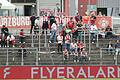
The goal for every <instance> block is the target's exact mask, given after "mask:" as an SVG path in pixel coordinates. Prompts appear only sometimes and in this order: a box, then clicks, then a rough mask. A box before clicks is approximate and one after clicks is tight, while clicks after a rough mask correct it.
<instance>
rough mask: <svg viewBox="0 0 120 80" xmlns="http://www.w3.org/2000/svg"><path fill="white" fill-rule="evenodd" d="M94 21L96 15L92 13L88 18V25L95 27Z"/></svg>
mask: <svg viewBox="0 0 120 80" xmlns="http://www.w3.org/2000/svg"><path fill="white" fill-rule="evenodd" d="M95 21H96V15H95V13H94V12H92V13H91V17H90V25H95Z"/></svg>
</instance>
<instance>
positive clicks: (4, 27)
mask: <svg viewBox="0 0 120 80" xmlns="http://www.w3.org/2000/svg"><path fill="white" fill-rule="evenodd" d="M1 33H2V34H5V37H7V36H8V34H9V29H8V28H7V27H6V26H5V25H3V27H2V28H1Z"/></svg>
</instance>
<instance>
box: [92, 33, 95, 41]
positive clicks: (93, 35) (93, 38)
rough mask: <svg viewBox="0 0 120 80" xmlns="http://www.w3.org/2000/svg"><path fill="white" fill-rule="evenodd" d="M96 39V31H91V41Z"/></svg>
mask: <svg viewBox="0 0 120 80" xmlns="http://www.w3.org/2000/svg"><path fill="white" fill-rule="evenodd" d="M95 40H96V33H91V41H92V42H95Z"/></svg>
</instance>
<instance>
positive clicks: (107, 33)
mask: <svg viewBox="0 0 120 80" xmlns="http://www.w3.org/2000/svg"><path fill="white" fill-rule="evenodd" d="M112 36H113V33H112V28H111V27H110V26H107V27H106V29H105V38H111V37H112Z"/></svg>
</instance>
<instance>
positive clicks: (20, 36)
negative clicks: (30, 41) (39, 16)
mask: <svg viewBox="0 0 120 80" xmlns="http://www.w3.org/2000/svg"><path fill="white" fill-rule="evenodd" d="M19 43H25V32H24V30H23V29H21V30H20V33H19Z"/></svg>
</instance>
